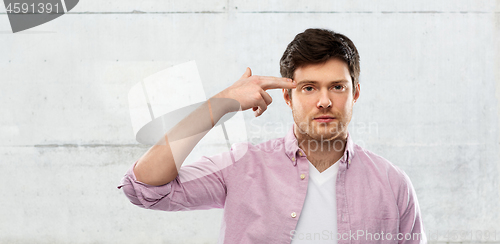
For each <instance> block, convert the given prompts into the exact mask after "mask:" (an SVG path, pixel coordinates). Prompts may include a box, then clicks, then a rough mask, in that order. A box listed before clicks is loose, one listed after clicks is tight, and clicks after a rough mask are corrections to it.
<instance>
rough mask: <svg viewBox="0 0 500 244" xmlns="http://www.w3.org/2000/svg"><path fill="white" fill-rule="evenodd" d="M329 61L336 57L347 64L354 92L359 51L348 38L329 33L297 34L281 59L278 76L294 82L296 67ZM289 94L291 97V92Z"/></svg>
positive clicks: (306, 31) (357, 79) (322, 30)
mask: <svg viewBox="0 0 500 244" xmlns="http://www.w3.org/2000/svg"><path fill="white" fill-rule="evenodd" d="M331 58H339V59H341V60H343V61H344V62H345V63H346V64H347V66H348V67H349V73H350V75H351V79H352V86H353V93H355V92H356V85H357V84H358V82H359V73H360V68H359V53H358V50H357V49H356V46H354V43H353V42H352V41H351V40H350V39H349V38H347V36H344V35H342V34H340V33H336V32H333V31H331V30H326V29H307V30H305V31H304V32H302V33H299V34H297V35H296V36H295V38H294V39H293V41H292V42H290V44H288V47H287V48H286V50H285V52H284V53H283V56H282V57H281V60H280V73H281V76H282V77H286V78H290V79H293V78H294V77H293V75H294V72H295V70H296V69H297V68H299V67H301V66H305V65H308V64H319V63H324V62H326V61H328V60H329V59H331ZM288 94H289V95H290V96H291V89H289V90H288Z"/></svg>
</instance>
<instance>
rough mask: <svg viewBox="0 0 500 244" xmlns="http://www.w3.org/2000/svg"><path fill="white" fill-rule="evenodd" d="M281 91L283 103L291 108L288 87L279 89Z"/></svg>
mask: <svg viewBox="0 0 500 244" xmlns="http://www.w3.org/2000/svg"><path fill="white" fill-rule="evenodd" d="M281 90H282V91H283V98H284V99H285V103H286V104H287V105H288V107H290V108H292V99H291V98H290V96H289V95H288V89H281Z"/></svg>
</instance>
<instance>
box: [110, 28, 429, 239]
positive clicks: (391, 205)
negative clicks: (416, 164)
mask: <svg viewBox="0 0 500 244" xmlns="http://www.w3.org/2000/svg"><path fill="white" fill-rule="evenodd" d="M280 66H281V68H280V71H281V75H282V76H283V77H284V78H277V77H262V76H252V73H251V70H250V69H249V68H247V70H246V72H245V74H244V75H243V76H242V77H241V78H240V80H238V81H237V82H236V83H234V84H233V85H232V86H230V87H228V88H227V89H225V90H223V91H222V92H220V93H218V94H217V95H215V96H214V97H212V98H210V99H209V100H208V101H207V102H206V103H205V104H203V105H202V106H200V107H199V108H198V109H197V110H196V111H194V112H193V113H192V114H190V115H189V116H187V117H186V118H185V119H184V120H183V121H181V122H180V123H179V124H178V125H177V126H176V127H174V128H173V129H172V130H171V131H170V132H168V133H167V134H166V135H165V137H164V139H162V140H161V141H160V142H159V143H158V144H157V145H155V146H153V147H152V148H151V149H150V150H149V151H148V152H146V153H145V154H144V155H143V156H142V157H141V158H140V159H139V160H138V162H137V163H136V164H134V165H133V166H132V167H131V168H130V169H129V170H128V171H127V173H126V175H125V176H124V178H123V180H122V184H121V185H120V187H123V190H124V192H125V194H126V195H127V197H128V198H129V199H130V201H131V202H132V203H134V204H136V205H139V206H141V207H144V208H150V209H158V210H166V211H179V210H194V209H208V208H224V218H223V223H222V227H221V232H220V238H219V241H220V242H221V243H322V242H324V243H426V237H425V234H424V232H423V225H422V219H421V215H420V209H419V206H418V201H417V198H416V194H415V191H414V189H413V186H412V184H411V182H410V180H409V178H408V177H407V176H406V174H405V173H404V172H403V171H401V170H400V169H398V168H397V167H395V166H394V165H392V164H391V163H390V162H388V161H387V160H385V159H384V158H382V157H380V156H377V155H375V154H374V153H372V152H369V151H367V150H364V149H362V148H361V147H359V146H358V145H356V144H354V143H353V142H352V139H351V137H350V136H349V133H348V131H347V126H348V124H349V122H350V120H351V117H352V109H353V106H354V104H355V103H356V100H357V99H358V98H359V95H360V85H359V83H358V78H359V73H360V68H359V54H358V52H357V49H356V47H355V46H354V44H353V43H352V41H351V40H349V38H347V37H346V36H344V35H341V34H338V33H335V32H332V31H329V30H324V29H308V30H306V31H304V32H303V33H300V34H298V35H297V36H296V37H295V39H294V40H293V41H292V42H291V43H290V44H289V45H288V47H287V49H286V50H285V53H284V54H283V57H282V58H281V62H280ZM267 89H283V97H284V99H285V101H286V103H287V104H288V106H289V107H290V108H291V109H292V114H293V119H294V122H295V123H294V126H293V127H292V128H291V129H290V131H289V132H288V134H287V135H286V136H285V137H284V138H278V139H273V140H270V141H267V142H264V143H261V144H259V145H252V144H250V143H238V144H235V145H233V146H232V148H231V151H230V152H226V153H222V154H219V155H215V156H211V157H203V158H202V159H200V160H199V161H197V162H195V163H193V164H191V165H188V166H184V167H181V164H182V162H183V161H184V159H185V158H186V157H187V155H188V154H189V153H190V152H191V150H192V148H193V147H194V146H195V145H196V143H197V142H198V141H199V140H200V139H201V138H202V137H203V136H204V135H205V134H206V133H207V131H208V130H210V128H212V127H213V126H214V125H215V124H216V123H217V121H219V119H220V118H221V117H222V116H223V115H225V114H227V113H230V112H235V111H238V110H247V109H250V108H252V109H253V110H254V111H255V115H256V116H259V115H261V114H262V113H263V112H264V111H265V110H266V109H267V106H268V105H269V104H270V103H271V102H272V98H271V96H270V95H269V94H268V93H267V92H265V91H266V90H267Z"/></svg>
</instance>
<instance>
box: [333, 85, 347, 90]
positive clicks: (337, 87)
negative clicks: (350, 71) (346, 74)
mask: <svg viewBox="0 0 500 244" xmlns="http://www.w3.org/2000/svg"><path fill="white" fill-rule="evenodd" d="M333 89H334V90H335V91H344V90H345V86H344V85H336V86H333Z"/></svg>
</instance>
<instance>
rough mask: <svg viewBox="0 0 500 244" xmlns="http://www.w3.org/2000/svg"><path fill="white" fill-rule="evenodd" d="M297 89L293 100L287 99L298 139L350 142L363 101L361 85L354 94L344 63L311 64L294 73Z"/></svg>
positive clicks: (336, 61)
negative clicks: (356, 111) (349, 133)
mask: <svg viewBox="0 0 500 244" xmlns="http://www.w3.org/2000/svg"><path fill="white" fill-rule="evenodd" d="M294 80H295V81H296V82H297V88H296V89H293V90H292V97H291V98H290V97H289V95H288V92H287V90H283V96H284V98H285V101H286V102H287V104H288V106H289V107H290V108H291V109H292V114H293V120H294V121H295V124H296V125H297V126H296V129H295V135H296V136H297V138H298V139H306V140H310V139H313V140H316V141H329V140H336V139H341V140H345V139H346V138H347V125H348V124H349V122H350V121H351V117H352V107H353V105H354V103H355V102H356V100H357V99H358V97H359V84H358V85H357V89H356V92H355V93H354V94H353V86H352V80H351V75H350V74H349V68H348V66H347V64H346V63H345V62H344V61H342V60H340V59H336V58H333V59H329V60H328V61H326V62H325V63H321V64H310V65H306V66H303V67H300V68H297V69H296V70H295V73H294Z"/></svg>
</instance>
